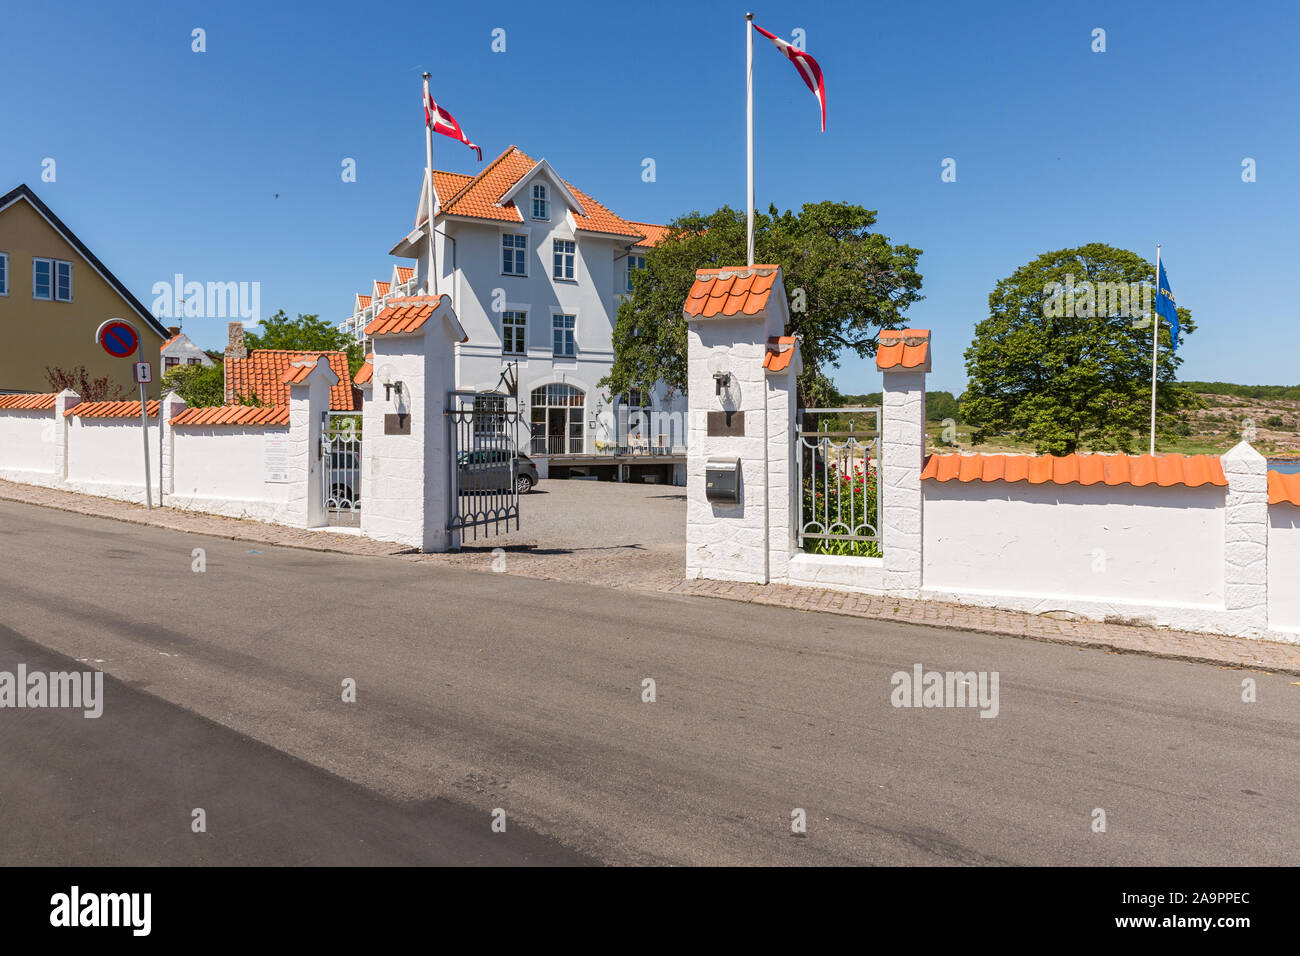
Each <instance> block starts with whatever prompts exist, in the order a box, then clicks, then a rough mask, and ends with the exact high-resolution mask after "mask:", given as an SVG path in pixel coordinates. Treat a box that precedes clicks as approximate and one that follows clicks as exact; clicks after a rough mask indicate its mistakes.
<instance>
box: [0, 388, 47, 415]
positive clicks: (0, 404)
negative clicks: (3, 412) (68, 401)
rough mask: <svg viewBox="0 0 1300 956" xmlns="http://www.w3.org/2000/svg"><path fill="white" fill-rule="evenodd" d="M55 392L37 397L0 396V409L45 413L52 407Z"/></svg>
mask: <svg viewBox="0 0 1300 956" xmlns="http://www.w3.org/2000/svg"><path fill="white" fill-rule="evenodd" d="M58 397H59V395H58V393H57V392H44V393H42V394H39V395H0V409H7V410H10V411H24V412H47V411H49V410H50V409H51V408H53V407H54V401H55V399H57V398H58Z"/></svg>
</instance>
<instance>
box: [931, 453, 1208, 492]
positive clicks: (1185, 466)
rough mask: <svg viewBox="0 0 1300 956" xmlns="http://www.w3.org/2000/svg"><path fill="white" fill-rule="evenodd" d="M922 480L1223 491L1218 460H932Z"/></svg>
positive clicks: (1020, 457) (995, 457) (1193, 457)
mask: <svg viewBox="0 0 1300 956" xmlns="http://www.w3.org/2000/svg"><path fill="white" fill-rule="evenodd" d="M921 477H922V478H933V479H934V480H936V481H952V480H954V479H955V480H957V481H1028V482H1029V483H1030V484H1031V485H1043V484H1048V483H1051V484H1057V485H1069V484H1080V485H1097V484H1104V485H1136V486H1138V487H1141V486H1143V485H1158V486H1160V487H1161V488H1168V487H1169V486H1171V485H1186V486H1187V487H1189V488H1197V487H1199V486H1201V485H1217V486H1219V487H1227V484H1228V479H1227V478H1226V477H1225V476H1224V474H1223V463H1222V462H1221V461H1220V460H1219V458H1218V456H1217V455H1061V456H1053V455H930V456H929V457H928V458H927V459H926V462H925V467H924V468H923V469H922V471H921Z"/></svg>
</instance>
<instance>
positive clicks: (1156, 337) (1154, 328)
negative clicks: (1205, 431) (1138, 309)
mask: <svg viewBox="0 0 1300 956" xmlns="http://www.w3.org/2000/svg"><path fill="white" fill-rule="evenodd" d="M1155 304H1156V309H1155V312H1154V315H1153V318H1154V319H1155V321H1154V322H1153V323H1152V324H1151V454H1153V455H1154V454H1155V453H1156V355H1157V353H1158V352H1159V350H1160V308H1159V306H1160V243H1158V242H1157V243H1156V299H1155Z"/></svg>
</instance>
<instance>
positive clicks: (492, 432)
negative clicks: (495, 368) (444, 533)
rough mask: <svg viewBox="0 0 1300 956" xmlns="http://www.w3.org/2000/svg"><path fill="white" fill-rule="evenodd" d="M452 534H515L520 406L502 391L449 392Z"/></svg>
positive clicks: (449, 516)
mask: <svg viewBox="0 0 1300 956" xmlns="http://www.w3.org/2000/svg"><path fill="white" fill-rule="evenodd" d="M446 415H447V438H448V444H449V446H450V447H451V456H450V458H451V488H452V495H451V514H450V515H448V518H447V527H448V529H450V530H456V531H460V532H461V533H462V536H463V534H464V532H465V531H466V530H467V529H473V534H474V537H475V538H477V537H478V535H479V529H480V528H481V529H482V530H483V534H485V535H488V534H501V533H502V532H503V531H504V532H509V531H510V530H511V521H513V522H514V530H516V531H517V530H519V458H518V455H519V437H520V428H521V427H522V425H521V422H520V420H519V403H518V400H517V399H516V398H515V396H513V395H507V394H502V393H500V392H448V393H447V412H446Z"/></svg>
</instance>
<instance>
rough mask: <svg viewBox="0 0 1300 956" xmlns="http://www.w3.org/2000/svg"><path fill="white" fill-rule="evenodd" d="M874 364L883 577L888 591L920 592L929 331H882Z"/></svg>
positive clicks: (908, 594)
mask: <svg viewBox="0 0 1300 956" xmlns="http://www.w3.org/2000/svg"><path fill="white" fill-rule="evenodd" d="M876 366H877V368H879V369H880V370H881V372H882V373H883V377H884V390H883V394H882V397H881V406H882V407H881V418H882V419H883V421H882V422H881V426H880V428H881V439H880V445H881V448H880V464H879V466H878V467H879V470H880V474H879V478H878V483H877V488H878V489H879V491H878V494H879V500H878V504H879V514H880V519H879V520H880V524H881V528H880V532H881V537H882V540H881V548H882V549H883V551H884V565H885V573H884V581H883V583H884V587H885V590H886V591H887V592H888V593H890V594H894V595H897V596H899V597H919V596H920V593H921V581H922V573H923V569H924V555H923V553H922V543H923V541H924V536H923V515H922V502H921V468H922V466H923V464H924V462H925V376H926V373H927V372H929V371H930V333H929V332H925V331H919V330H903V331H898V330H887V331H883V332H881V333H880V342H879V349H878V351H877V354H876Z"/></svg>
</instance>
